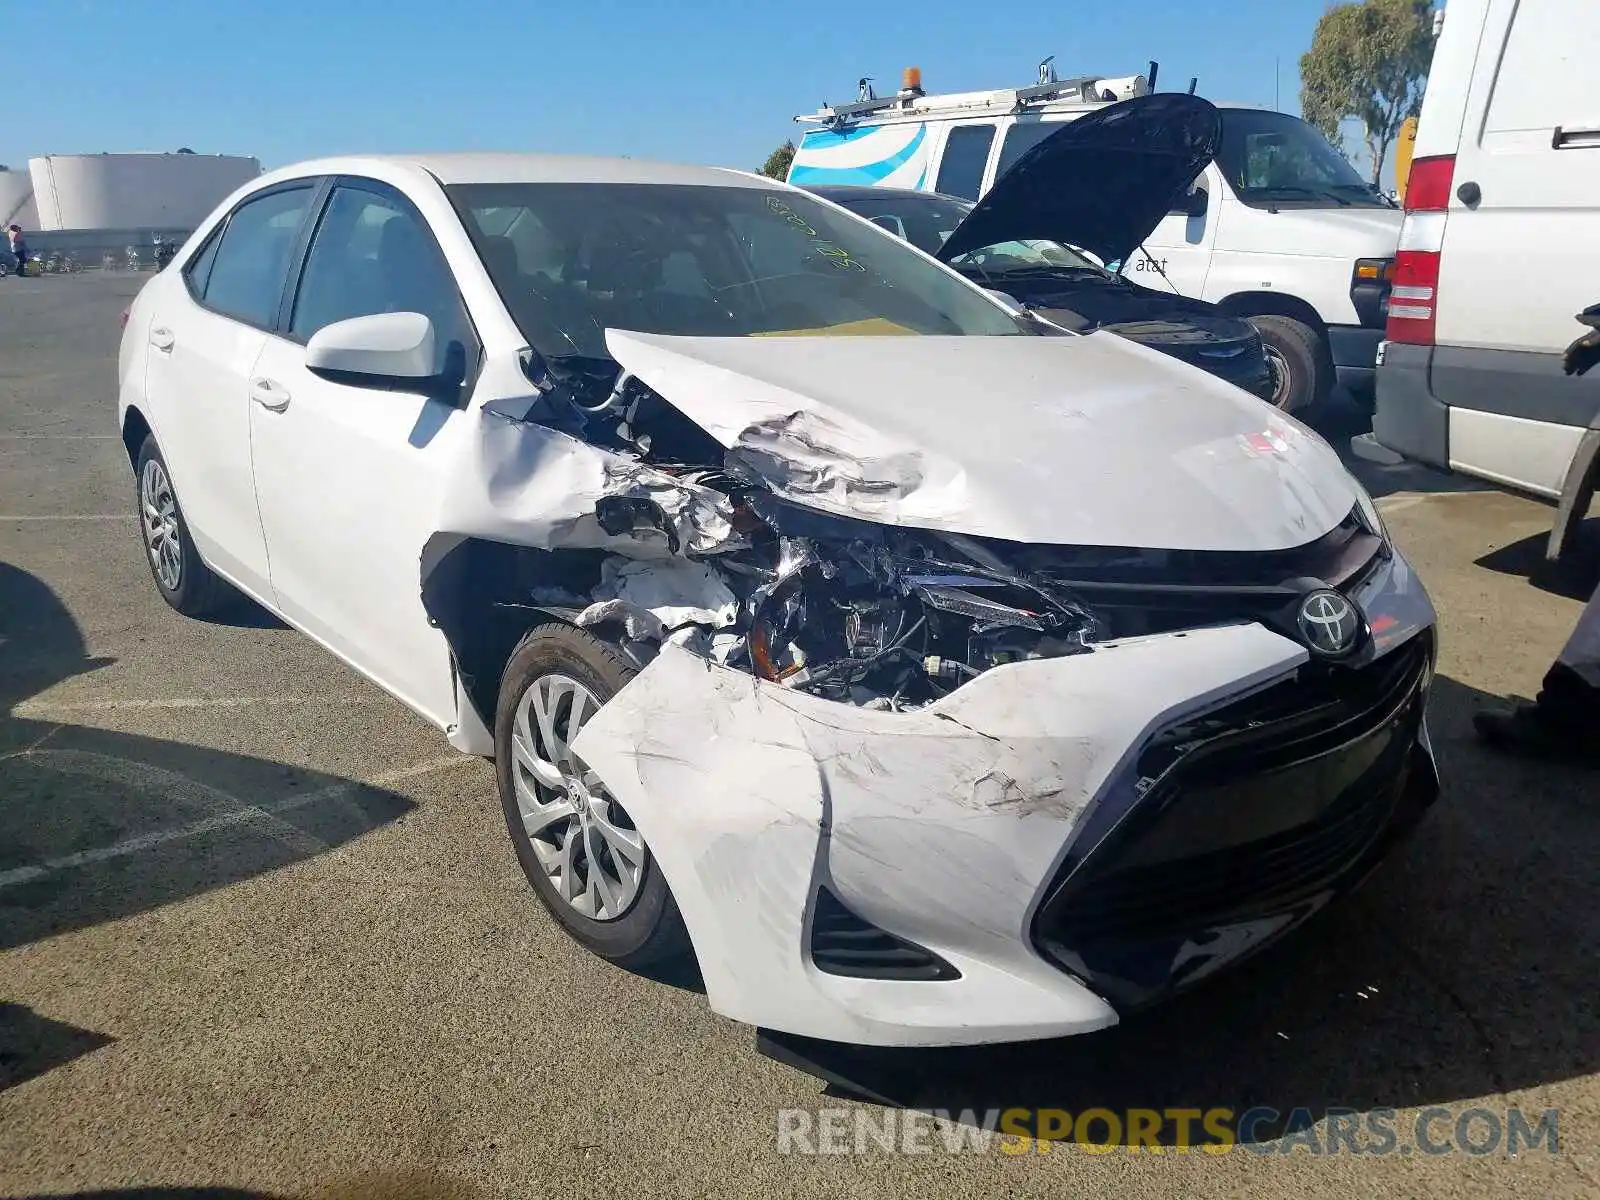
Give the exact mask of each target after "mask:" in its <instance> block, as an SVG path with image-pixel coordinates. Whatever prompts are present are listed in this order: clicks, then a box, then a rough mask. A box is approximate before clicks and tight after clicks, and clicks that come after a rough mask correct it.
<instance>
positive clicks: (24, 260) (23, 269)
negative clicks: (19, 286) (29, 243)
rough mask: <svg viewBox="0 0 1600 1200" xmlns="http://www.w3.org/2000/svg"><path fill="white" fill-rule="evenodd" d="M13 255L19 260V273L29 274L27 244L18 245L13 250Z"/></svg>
mask: <svg viewBox="0 0 1600 1200" xmlns="http://www.w3.org/2000/svg"><path fill="white" fill-rule="evenodd" d="M11 256H12V257H13V258H15V259H16V260H17V274H18V275H25V274H27V270H28V248H27V247H26V246H18V247H17V248H16V249H15V250H13V251H12V252H11Z"/></svg>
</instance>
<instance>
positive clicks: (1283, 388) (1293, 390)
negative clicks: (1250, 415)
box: [1250, 316, 1333, 412]
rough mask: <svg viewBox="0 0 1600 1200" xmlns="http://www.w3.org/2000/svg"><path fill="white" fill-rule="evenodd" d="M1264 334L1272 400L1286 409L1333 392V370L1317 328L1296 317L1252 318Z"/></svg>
mask: <svg viewBox="0 0 1600 1200" xmlns="http://www.w3.org/2000/svg"><path fill="white" fill-rule="evenodd" d="M1250 323H1251V324H1252V325H1254V326H1255V327H1256V331H1257V332H1258V333H1260V334H1261V341H1262V343H1263V345H1264V346H1265V348H1266V352H1267V362H1268V364H1269V365H1270V366H1271V367H1272V372H1273V376H1274V380H1275V385H1274V387H1273V391H1272V400H1271V403H1272V404H1274V405H1275V406H1277V407H1278V408H1281V409H1283V411H1284V412H1302V411H1304V410H1305V409H1308V408H1312V407H1314V406H1316V405H1318V404H1321V403H1322V402H1323V401H1325V400H1326V399H1327V398H1328V395H1329V393H1330V392H1332V391H1333V369H1332V366H1331V363H1330V362H1329V357H1328V353H1327V351H1326V350H1325V349H1324V348H1323V345H1322V338H1321V337H1320V336H1318V334H1317V331H1316V330H1315V329H1312V328H1311V327H1310V326H1309V325H1306V324H1304V323H1303V322H1300V321H1296V320H1295V319H1294V318H1292V317H1276V316H1268V317H1251V318H1250Z"/></svg>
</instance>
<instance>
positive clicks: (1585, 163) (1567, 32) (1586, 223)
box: [1417, 0, 1600, 495]
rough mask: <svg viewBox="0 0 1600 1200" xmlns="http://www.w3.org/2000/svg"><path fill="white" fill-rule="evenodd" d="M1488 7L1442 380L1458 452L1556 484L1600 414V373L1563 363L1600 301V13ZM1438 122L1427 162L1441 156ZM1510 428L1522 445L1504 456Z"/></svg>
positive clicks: (1476, 71)
mask: <svg viewBox="0 0 1600 1200" xmlns="http://www.w3.org/2000/svg"><path fill="white" fill-rule="evenodd" d="M1486 10H1487V11H1486V13H1485V17H1486V19H1485V20H1484V23H1483V36H1482V38H1481V39H1480V41H1479V45H1478V48H1477V59H1476V63H1475V65H1474V68H1473V72H1472V81H1471V85H1470V89H1469V92H1468V96H1467V100H1466V108H1465V119H1464V120H1463V122H1462V125H1461V131H1460V139H1459V143H1458V145H1457V147H1456V154H1455V162H1454V169H1453V172H1452V174H1451V176H1450V184H1449V192H1448V197H1447V203H1448V206H1449V208H1448V219H1447V221H1446V222H1445V227H1444V232H1443V239H1442V250H1441V253H1440V259H1439V263H1438V272H1439V274H1438V295H1437V325H1436V331H1435V336H1434V340H1435V345H1436V350H1435V354H1434V360H1433V367H1432V384H1433V390H1434V392H1435V394H1436V395H1437V396H1438V397H1439V398H1440V399H1441V400H1444V401H1445V402H1446V403H1448V404H1450V405H1452V412H1451V426H1450V458H1451V459H1452V461H1453V462H1454V463H1459V464H1460V465H1461V466H1463V467H1466V468H1469V469H1470V468H1471V467H1472V466H1475V465H1481V463H1482V462H1484V461H1496V462H1498V463H1499V464H1500V469H1499V470H1498V471H1494V472H1492V473H1493V474H1494V475H1496V476H1498V477H1499V478H1502V479H1503V480H1504V481H1505V482H1509V483H1514V484H1518V485H1520V486H1523V487H1526V488H1528V489H1530V490H1533V491H1536V492H1541V493H1544V494H1546V495H1552V494H1556V493H1558V492H1559V491H1560V488H1561V484H1562V481H1563V478H1564V476H1565V472H1566V465H1567V462H1568V461H1569V460H1570V457H1571V450H1572V446H1575V445H1576V442H1577V439H1578V437H1579V436H1580V434H1579V433H1578V430H1579V429H1581V428H1582V427H1584V426H1587V425H1588V424H1589V423H1590V422H1591V421H1592V420H1593V419H1594V418H1595V417H1596V415H1597V414H1600V379H1585V380H1574V379H1570V378H1567V377H1566V376H1564V375H1563V374H1562V372H1561V366H1560V354H1561V351H1562V349H1563V348H1564V347H1565V346H1566V345H1567V343H1568V342H1570V341H1571V340H1572V339H1573V338H1574V337H1576V336H1578V335H1579V334H1580V333H1582V332H1583V330H1582V328H1581V327H1580V326H1578V325H1577V324H1576V323H1575V322H1574V321H1573V315H1574V314H1575V313H1577V312H1579V311H1580V310H1581V309H1583V308H1585V307H1586V306H1588V305H1590V304H1594V303H1596V302H1597V301H1600V89H1597V88H1596V87H1595V86H1594V84H1593V78H1594V74H1595V72H1596V71H1597V70H1600V21H1597V20H1595V16H1594V12H1593V5H1592V0H1544V2H1543V3H1538V4H1534V3H1526V2H1524V3H1518V2H1517V0H1489V2H1488V4H1487V6H1486ZM1456 15H1457V14H1456V13H1455V12H1453V11H1449V14H1448V15H1447V17H1446V28H1447V30H1448V25H1449V21H1450V20H1451V19H1454V18H1455V17H1456ZM1461 15H1462V16H1463V17H1465V15H1466V13H1465V11H1464V12H1463V13H1462V14H1461ZM1429 99H1430V101H1431V99H1432V96H1431V94H1430V97H1429ZM1432 118H1433V113H1432V112H1431V111H1428V110H1425V112H1424V119H1423V125H1422V129H1421V131H1420V140H1419V144H1418V146H1417V157H1418V159H1419V160H1420V159H1422V158H1423V157H1425V156H1428V155H1431V154H1433V153H1434V150H1433V148H1432V147H1431V146H1429V145H1427V144H1426V143H1427V142H1428V141H1431V135H1432V132H1433V131H1432V130H1430V128H1429V122H1430V121H1431V120H1432ZM1442 199H1443V198H1442ZM1530 422H1531V423H1534V424H1529V423H1530ZM1539 425H1545V426H1553V427H1554V428H1545V429H1541V428H1539V427H1538V426H1539ZM1508 439H1511V440H1515V441H1517V442H1520V443H1522V444H1523V450H1522V451H1521V452H1519V453H1517V454H1514V455H1507V454H1506V453H1505V447H1506V446H1507V444H1508ZM1497 446H1498V447H1499V449H1498V450H1497V449H1496V447H1497Z"/></svg>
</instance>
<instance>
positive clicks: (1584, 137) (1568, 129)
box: [1550, 125, 1600, 150]
mask: <svg viewBox="0 0 1600 1200" xmlns="http://www.w3.org/2000/svg"><path fill="white" fill-rule="evenodd" d="M1585 147H1589V148H1600V126H1596V125H1572V126H1563V125H1557V126H1556V128H1555V132H1554V133H1552V134H1551V135H1550V149H1552V150H1580V149H1583V148H1585Z"/></svg>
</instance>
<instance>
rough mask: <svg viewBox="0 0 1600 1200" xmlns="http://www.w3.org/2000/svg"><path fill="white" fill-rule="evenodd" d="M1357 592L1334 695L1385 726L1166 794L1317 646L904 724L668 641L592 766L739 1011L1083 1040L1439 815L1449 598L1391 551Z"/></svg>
mask: <svg viewBox="0 0 1600 1200" xmlns="http://www.w3.org/2000/svg"><path fill="white" fill-rule="evenodd" d="M1353 594H1354V596H1355V598H1356V599H1357V600H1358V601H1359V602H1360V604H1361V606H1362V608H1363V610H1364V611H1365V612H1366V614H1367V617H1368V620H1369V623H1370V625H1371V627H1372V629H1373V631H1374V636H1373V639H1372V641H1371V643H1370V644H1369V645H1368V646H1367V648H1366V649H1365V650H1364V651H1363V653H1362V655H1361V656H1360V657H1359V658H1358V659H1356V660H1355V661H1353V662H1352V663H1350V664H1348V665H1347V667H1345V668H1343V669H1344V670H1346V671H1348V672H1349V674H1348V675H1347V676H1339V675H1337V673H1335V674H1334V675H1332V676H1327V677H1330V678H1334V679H1335V680H1338V679H1347V680H1349V681H1351V683H1350V688H1349V689H1346V688H1344V687H1343V686H1342V685H1338V684H1336V685H1335V686H1334V689H1333V691H1334V693H1335V698H1336V699H1340V698H1343V699H1345V700H1350V698H1351V697H1354V696H1362V695H1365V694H1366V692H1367V691H1368V690H1371V688H1370V686H1369V684H1365V683H1358V682H1356V681H1357V680H1368V681H1370V680H1371V679H1373V678H1374V677H1375V676H1379V675H1381V676H1383V677H1384V678H1388V677H1390V676H1394V678H1395V679H1398V680H1399V682H1398V683H1395V684H1394V686H1393V687H1391V688H1389V689H1388V690H1387V691H1384V689H1382V688H1379V689H1378V690H1379V691H1381V692H1383V694H1384V695H1385V696H1387V697H1388V698H1389V700H1391V701H1392V702H1393V703H1392V709H1391V708H1385V706H1384V705H1382V704H1378V705H1374V704H1366V703H1347V704H1346V707H1347V708H1349V709H1350V710H1351V714H1353V715H1351V716H1350V719H1349V720H1347V721H1346V722H1345V723H1344V725H1343V727H1342V728H1341V729H1337V730H1330V729H1321V730H1320V732H1318V734H1317V737H1316V738H1315V739H1308V738H1307V737H1301V736H1300V735H1301V734H1304V733H1306V728H1305V726H1304V720H1303V719H1302V720H1301V721H1300V723H1298V724H1292V725H1291V726H1286V727H1282V728H1281V729H1279V730H1277V731H1276V732H1281V733H1282V735H1283V736H1281V737H1279V736H1273V737H1270V738H1268V739H1266V740H1265V742H1263V743H1259V744H1253V745H1252V746H1251V747H1250V751H1249V753H1248V754H1244V755H1239V754H1235V755H1234V756H1233V757H1232V758H1231V759H1230V758H1226V757H1225V758H1224V759H1223V760H1219V761H1218V762H1214V763H1212V764H1211V765H1210V766H1207V765H1206V764H1203V763H1202V764H1198V765H1197V764H1196V763H1194V762H1191V761H1190V760H1189V759H1188V758H1187V757H1184V758H1183V759H1182V761H1181V762H1178V763H1177V764H1176V766H1175V767H1174V768H1173V769H1172V770H1171V771H1169V772H1167V773H1166V774H1163V775H1162V776H1161V778H1159V779H1158V780H1156V781H1155V782H1154V783H1147V782H1144V781H1145V780H1147V779H1148V778H1149V775H1148V772H1149V769H1150V763H1151V762H1152V761H1153V759H1152V757H1151V756H1152V755H1156V754H1159V753H1162V752H1163V747H1164V746H1166V744H1167V743H1168V742H1170V740H1171V737H1170V735H1171V733H1172V731H1174V730H1175V729H1176V728H1178V727H1181V726H1184V725H1186V724H1187V723H1192V722H1194V721H1195V720H1196V718H1198V717H1200V716H1202V715H1205V714H1212V715H1213V716H1216V717H1217V718H1218V719H1220V720H1221V721H1223V722H1227V721H1230V720H1231V719H1232V714H1233V711H1234V710H1235V706H1237V705H1238V704H1240V702H1241V701H1243V700H1244V699H1245V698H1247V697H1257V703H1267V702H1269V701H1272V702H1277V700H1278V698H1281V697H1283V696H1285V695H1291V696H1292V695H1294V694H1296V689H1297V688H1298V687H1299V686H1300V684H1299V683H1297V682H1295V681H1296V680H1302V679H1306V678H1309V675H1308V672H1307V670H1303V668H1307V663H1308V656H1307V653H1306V651H1305V650H1304V649H1303V648H1302V647H1301V646H1299V645H1298V644H1296V643H1295V642H1292V641H1290V640H1288V639H1287V638H1285V637H1283V636H1281V635H1279V634H1277V633H1274V632H1272V631H1270V630H1268V629H1267V628H1266V627H1264V626H1262V625H1258V624H1254V623H1239V624H1233V625H1225V626H1218V627H1214V628H1209V629H1200V630H1191V631H1189V632H1187V633H1181V634H1164V635H1157V636H1152V637H1146V638H1140V639H1136V640H1131V641H1127V642H1123V643H1120V644H1113V645H1106V646H1103V647H1101V648H1099V649H1097V650H1096V651H1095V652H1094V653H1091V654H1083V655H1077V656H1072V657H1067V658H1057V659H1046V660H1036V661H1032V662H1024V663H1018V664H1013V665H1010V666H1004V667H999V668H996V669H994V670H991V671H989V672H986V673H985V674H983V675H981V676H979V677H978V678H976V679H974V680H972V681H971V682H969V683H968V684H966V685H965V686H963V687H961V688H960V689H958V690H957V691H956V692H954V693H952V694H951V695H950V696H948V697H946V698H945V699H944V700H942V701H940V702H938V703H936V704H934V705H931V706H929V707H927V708H925V709H921V710H918V711H916V712H911V713H899V714H897V713H887V712H878V711H871V710H865V709H858V708H852V707H848V706H844V705H840V704H835V703H831V702H829V701H824V700H821V699H818V698H815V697H812V696H809V695H806V694H803V693H798V692H794V691H791V690H787V689H784V688H782V687H779V686H776V685H772V684H767V683H763V682H760V681H757V680H756V679H754V678H753V677H751V676H749V675H745V674H743V673H741V672H737V671H733V670H729V669H726V668H721V667H717V666H714V665H711V664H709V663H707V662H706V661H705V660H703V659H700V658H697V657H695V656H694V655H692V654H690V653H689V652H687V651H684V650H681V649H678V648H677V647H674V646H671V645H669V646H667V647H665V648H664V649H663V651H662V653H661V654H660V656H659V657H658V658H656V659H655V660H654V661H653V662H652V663H651V664H650V665H649V666H647V667H646V668H645V669H644V670H643V671H642V672H641V673H640V674H639V675H638V676H637V677H636V678H635V679H634V680H633V681H632V682H631V683H630V684H628V686H627V687H625V688H624V689H623V690H622V691H621V692H620V693H619V694H618V695H617V697H616V698H615V699H613V700H612V701H611V702H610V703H608V704H607V705H606V706H605V707H604V708H602V709H601V710H600V712H599V713H598V714H596V716H595V717H594V718H592V719H591V721H590V722H589V723H588V724H587V725H586V726H585V727H584V729H583V731H582V732H581V733H580V734H579V735H578V738H577V739H576V741H575V744H574V750H575V751H576V752H577V753H578V754H580V755H581V756H582V757H583V758H584V760H585V761H586V762H588V763H589V764H590V765H591V766H592V767H594V768H595V769H596V770H597V771H598V772H599V773H600V774H601V776H602V777H603V778H604V779H605V780H606V781H607V785H608V786H609V788H610V789H611V791H612V793H613V794H614V795H615V796H616V798H617V799H618V800H619V801H620V802H621V803H622V804H623V805H624V806H625V807H626V808H627V810H628V812H629V814H630V815H631V816H632V818H633V820H634V822H635V824H636V825H637V826H638V828H639V831H640V832H641V833H642V834H643V835H644V837H645V839H646V841H647V842H648V843H649V844H650V847H651V849H652V852H653V853H654V855H655V858H656V861H657V864H658V866H659V868H660V869H661V870H662V871H664V872H665V875H666V878H667V880H668V882H669V884H670V885H671V887H672V891H673V894H674V896H675V898H676V900H677V903H678V907H679V909H680V911H681V912H682V914H683V918H684V921H685V923H686V924H687V926H688V929H689V933H690V936H691V938H692V940H693V942H694V946H695V951H696V955H697V957H698V959H699V966H700V971H701V976H702V978H703V979H704V982H705V985H706V993H707V996H708V998H709V1000H710V1003H711V1005H712V1007H713V1008H714V1009H715V1010H716V1011H718V1012H720V1013H722V1014H723V1015H725V1016H729V1017H732V1018H734V1019H736V1020H740V1021H744V1022H747V1023H750V1024H753V1025H758V1026H762V1027H765V1028H768V1029H773V1030H780V1031H783V1032H786V1033H792V1034H800V1035H804V1036H807V1037H813V1038H820V1039H826V1040H830V1041H837V1042H852V1043H860V1044H871V1045H902V1046H918V1045H921V1046H934V1045H959V1044H976V1043H987V1042H1003V1041H1019V1040H1026V1039H1033V1038H1047V1037H1057V1036H1062V1035H1066V1034H1074V1033H1081V1032H1086V1031H1089V1030H1093V1029H1098V1028H1102V1027H1104V1026H1107V1025H1111V1024H1114V1023H1115V1022H1116V1021H1117V1019H1118V1016H1119V1014H1120V1013H1121V1012H1124V1011H1127V1010H1129V1009H1131V1008H1133V1007H1136V1006H1138V1005H1139V1004H1142V1003H1146V1002H1148V1001H1150V1000H1152V999H1158V998H1160V997H1161V996H1164V995H1166V994H1168V993H1169V992H1171V991H1173V990H1176V988H1178V987H1180V986H1182V985H1184V984H1187V983H1190V982H1193V981H1194V980H1196V979H1198V978H1201V977H1202V976H1205V975H1208V974H1211V973H1212V972H1214V971H1215V970H1217V969H1219V968H1220V967H1222V966H1223V965H1225V964H1227V963H1229V962H1232V961H1234V960H1236V959H1237V958H1240V957H1242V956H1243V955H1244V954H1247V953H1249V952H1251V951H1253V950H1255V949H1257V948H1259V947H1260V946H1262V945H1265V944H1267V943H1268V942H1270V941H1271V940H1273V939H1274V938H1276V937H1278V936H1280V935H1281V934H1282V933H1284V932H1285V931H1286V930H1287V929H1289V928H1291V927H1293V926H1294V925H1296V924H1298V923H1299V922H1300V921H1302V920H1304V919H1305V917H1306V916H1308V915H1309V914H1310V913H1312V912H1314V911H1317V909H1319V908H1320V907H1321V906H1322V905H1323V904H1325V903H1326V902H1327V900H1328V899H1329V898H1331V897H1332V896H1334V895H1336V894H1337V893H1338V892H1339V891H1341V890H1343V889H1344V888H1346V887H1348V886H1350V885H1351V884H1353V883H1354V882H1355V881H1356V880H1358V879H1359V878H1360V877H1361V876H1363V875H1364V874H1365V873H1366V872H1367V871H1368V870H1369V869H1370V867H1371V866H1372V865H1373V863H1374V862H1375V861H1376V860H1377V859H1378V858H1379V857H1381V855H1382V853H1383V852H1384V850H1385V849H1386V848H1387V846H1388V844H1389V843H1390V842H1391V841H1392V840H1393V839H1394V838H1395V837H1397V836H1398V835H1399V834H1400V833H1402V832H1403V831H1404V829H1405V828H1406V827H1408V825H1409V824H1410V823H1411V822H1412V821H1413V820H1414V818H1415V815H1416V813H1417V812H1419V811H1420V810H1421V809H1422V808H1423V807H1425V806H1426V804H1427V803H1428V802H1429V801H1431V799H1432V798H1433V796H1434V794H1435V793H1436V791H1437V775H1436V773H1435V770H1434V765H1433V758H1432V753H1431V751H1430V749H1429V747H1428V741H1427V736H1426V730H1425V727H1424V724H1423V714H1422V705H1423V699H1424V694H1425V691H1426V687H1427V682H1428V680H1429V678H1430V677H1431V668H1432V650H1431V641H1430V639H1431V630H1432V627H1433V622H1434V615H1433V609H1432V606H1431V604H1430V603H1429V601H1428V598H1427V595H1426V594H1425V592H1424V591H1423V589H1422V587H1421V584H1420V582H1419V581H1418V580H1417V579H1416V578H1415V576H1414V575H1413V574H1412V573H1411V571H1410V568H1409V567H1408V566H1407V564H1406V563H1405V561H1404V559H1402V558H1401V557H1399V556H1398V555H1395V556H1393V557H1392V558H1391V559H1390V560H1388V561H1387V562H1385V563H1383V564H1381V565H1380V566H1379V567H1378V568H1377V569H1376V570H1375V571H1373V572H1372V573H1371V575H1370V576H1369V577H1368V578H1367V579H1366V580H1365V581H1364V582H1363V583H1362V585H1361V586H1360V587H1359V588H1358V589H1357V590H1356V591H1355V592H1354V593H1353ZM1419 654H1420V656H1421V657H1420V658H1418V657H1417V656H1418V655H1419ZM1403 660H1404V661H1403ZM1413 660H1415V661H1416V662H1421V661H1425V662H1426V669H1422V670H1413V669H1412V665H1408V664H1412V663H1413ZM1401 667H1403V668H1404V669H1400V668H1401ZM1324 687H1325V685H1324ZM1346 691H1348V692H1349V695H1348V696H1347V695H1346V694H1345V693H1346ZM1391 693H1392V694H1391ZM1309 694H1310V693H1307V695H1309ZM1291 707H1293V705H1292V704H1291ZM1280 715H1284V714H1281V713H1280ZM1300 716H1301V718H1305V716H1306V714H1304V713H1301V714H1300ZM1291 735H1292V736H1291ZM1168 749H1170V747H1168ZM1224 767H1225V768H1226V769H1225V770H1223V768H1224ZM1213 768H1215V769H1213ZM1218 771H1221V773H1220V774H1218V773H1217V772H1218ZM1313 784H1314V785H1315V786H1312V785H1313ZM1284 789H1291V790H1290V791H1288V792H1286V791H1284ZM1273 797H1278V798H1279V799H1280V800H1281V803H1277V804H1274V803H1273V802H1272V798H1273ZM1330 829H1333V830H1334V832H1329V830H1330ZM1275 839H1276V840H1275ZM1262 870H1265V871H1267V873H1268V876H1269V877H1270V883H1269V882H1267V881H1265V880H1257V879H1256V878H1254V877H1253V875H1252V876H1250V877H1246V876H1243V875H1241V871H1245V872H1252V873H1254V872H1258V871H1262ZM1141 921H1142V922H1144V923H1143V924H1141V923H1140V922H1141Z"/></svg>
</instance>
